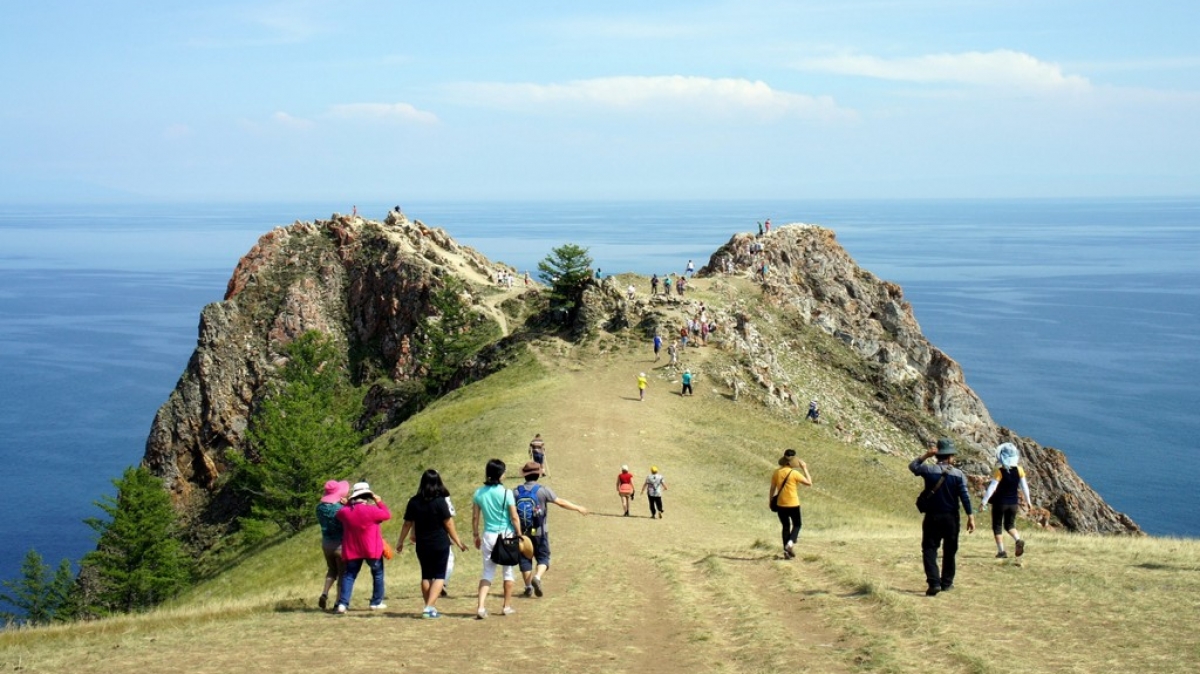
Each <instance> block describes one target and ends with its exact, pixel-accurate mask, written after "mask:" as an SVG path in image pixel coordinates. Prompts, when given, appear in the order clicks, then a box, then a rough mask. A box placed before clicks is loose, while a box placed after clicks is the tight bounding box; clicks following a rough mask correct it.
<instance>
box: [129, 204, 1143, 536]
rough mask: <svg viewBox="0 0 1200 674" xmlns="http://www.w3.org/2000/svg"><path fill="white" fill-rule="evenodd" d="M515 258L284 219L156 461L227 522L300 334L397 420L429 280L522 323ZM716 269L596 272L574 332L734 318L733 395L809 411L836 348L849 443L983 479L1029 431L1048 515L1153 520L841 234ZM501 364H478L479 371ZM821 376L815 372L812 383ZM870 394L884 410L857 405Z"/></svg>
mask: <svg viewBox="0 0 1200 674" xmlns="http://www.w3.org/2000/svg"><path fill="white" fill-rule="evenodd" d="M764 263H766V265H767V267H766V273H765V275H764V274H763V273H762V272H763V264H764ZM502 269H503V268H502V267H501V266H500V265H496V264H494V263H492V262H490V261H488V260H487V259H486V258H485V257H483V256H482V255H480V254H479V253H477V252H476V251H474V250H471V249H470V248H467V247H463V246H460V245H458V244H457V243H455V242H454V241H453V240H452V239H451V238H450V237H449V236H448V235H447V234H446V233H445V232H444V231H442V230H438V229H431V228H428V227H425V226H424V225H423V224H421V223H420V222H419V221H410V220H408V219H407V218H405V217H404V216H401V215H399V214H392V215H390V216H389V217H388V220H387V221H386V222H382V223H381V222H373V221H368V220H364V219H361V218H348V217H345V216H334V217H333V218H331V219H330V220H326V221H317V222H312V223H308V222H297V223H295V224H293V225H291V226H289V227H286V228H278V229H275V230H273V231H271V232H269V233H268V234H266V235H264V236H263V237H262V238H261V239H260V240H259V242H258V244H257V245H256V246H255V247H254V248H253V249H252V250H251V251H250V252H249V253H247V255H246V256H245V257H244V258H242V260H241V261H240V262H239V263H238V265H237V268H236V269H235V271H234V273H233V277H232V278H231V279H230V281H229V286H228V290H227V292H226V297H225V300H224V301H222V302H218V303H214V304H212V305H209V306H208V307H206V308H205V309H204V310H203V312H202V314H201V319H200V330H199V338H198V341H197V346H196V350H195V352H194V354H193V356H192V358H191V360H190V362H189V363H188V366H187V369H186V371H185V372H184V374H183V376H182V377H181V378H180V381H179V383H178V385H177V387H176V389H175V391H174V392H172V394H171V395H170V398H169V399H168V400H167V402H166V403H165V404H164V405H163V406H162V408H161V409H160V410H159V413H158V415H157V416H156V418H155V420H154V424H153V427H152V430H151V433H150V436H149V439H148V440H147V444H146V453H145V457H144V463H145V465H147V466H148V467H149V468H150V469H151V470H152V471H153V472H154V473H155V474H156V475H158V476H160V477H162V478H163V479H164V481H165V483H166V485H167V487H168V488H169V489H170V490H171V492H172V494H173V496H174V497H175V500H176V503H177V504H178V505H179V506H180V508H181V510H182V511H184V512H186V513H188V514H189V515H191V516H193V517H194V518H195V520H194V521H196V522H198V523H200V524H203V522H204V521H205V520H206V519H207V520H209V521H217V522H218V523H219V521H220V520H221V519H222V518H226V519H227V518H229V517H230V516H231V514H232V513H231V511H230V510H229V508H223V507H222V505H221V500H220V498H219V492H220V489H221V484H222V477H223V476H224V475H225V472H226V471H227V470H228V468H229V462H228V459H227V453H228V452H230V451H234V452H240V451H244V449H245V432H246V428H247V424H248V420H249V418H250V416H251V415H252V414H253V412H254V410H255V408H256V405H257V404H258V402H259V397H260V395H261V392H262V391H263V390H264V384H265V383H266V382H267V381H268V380H269V378H270V377H271V376H272V374H273V372H274V371H275V370H276V368H277V367H278V366H279V365H280V363H281V358H282V356H281V354H282V353H284V347H285V346H286V345H287V344H288V343H289V342H290V341H291V340H292V339H294V338H295V337H296V336H298V335H300V334H301V333H303V332H305V331H307V330H313V329H315V330H320V331H322V332H325V333H327V334H329V335H331V336H333V337H334V338H335V339H336V340H337V341H338V342H340V343H341V344H343V345H344V346H345V348H346V349H347V352H348V353H349V354H350V355H351V364H352V368H353V376H354V378H355V380H356V381H357V382H358V383H360V384H372V383H373V384H374V386H373V387H372V390H371V393H370V394H369V395H368V396H367V400H368V407H369V409H367V410H365V412H364V418H378V417H379V416H380V415H382V418H383V419H384V423H385V424H386V425H395V424H396V423H398V422H399V421H400V420H401V419H402V415H400V414H399V412H398V410H401V409H403V408H405V406H406V402H407V401H406V395H407V394H406V391H407V390H411V389H408V388H406V387H405V385H406V384H412V383H414V382H417V381H418V380H419V379H420V378H421V377H422V375H423V371H424V363H423V358H422V354H421V352H420V345H419V344H418V326H419V323H420V321H421V319H422V317H424V316H425V315H427V314H429V313H431V312H432V309H431V307H430V304H429V298H430V292H431V290H432V289H434V288H436V287H438V285H439V284H440V283H441V282H442V281H441V279H443V278H445V277H446V276H447V275H454V276H457V277H459V278H461V279H463V280H464V281H466V284H467V287H468V288H469V295H470V296H469V297H468V298H467V299H468V300H469V303H470V304H471V306H472V307H473V308H474V309H475V310H477V311H478V312H480V313H481V314H483V315H484V316H486V317H488V318H490V319H492V320H494V321H495V322H496V323H497V324H498V325H499V328H500V329H499V330H498V332H499V333H500V334H509V333H510V332H512V331H513V330H511V329H510V326H509V325H508V323H507V320H506V315H505V312H504V311H502V310H501V305H500V304H499V303H500V301H501V300H504V301H505V302H507V303H512V302H526V303H528V304H535V302H534V300H535V299H536V290H533V291H531V292H528V293H527V292H525V289H524V288H523V287H521V286H523V283H522V282H518V287H517V288H514V289H511V290H506V291H499V290H497V289H496V285H495V283H494V274H495V273H496V272H498V271H501V270H502ZM700 275H701V276H704V277H709V278H711V279H713V281H712V282H713V283H714V287H715V288H718V289H720V290H722V292H724V293H725V294H726V297H727V298H728V300H729V301H728V302H726V303H723V304H722V306H713V307H707V308H703V307H699V306H697V303H696V302H695V301H694V300H691V299H686V298H680V297H678V296H671V297H663V296H661V295H660V296H657V297H655V298H652V299H647V298H644V297H643V298H640V299H633V300H630V299H629V298H627V297H625V296H624V294H623V292H622V290H621V289H619V288H617V286H616V284H615V283H614V282H612V281H611V280H606V281H604V282H595V281H593V282H590V283H589V286H588V287H587V288H586V289H585V290H584V293H583V301H582V306H581V310H580V311H579V312H578V319H577V324H576V325H574V326H571V329H569V330H565V331H562V332H561V333H559V334H562V335H579V334H586V333H588V332H591V331H596V330H607V331H612V332H618V331H623V330H627V329H630V328H639V327H640V328H641V329H643V330H653V329H658V328H659V327H660V326H666V325H677V322H678V321H679V320H682V319H683V318H684V317H690V316H692V315H694V314H696V313H698V312H701V311H702V312H705V313H707V314H709V315H710V316H711V318H712V320H713V322H714V323H716V324H717V325H718V333H717V335H719V337H718V338H717V339H715V340H714V344H717V345H718V346H719V347H720V348H721V350H722V351H723V352H725V353H727V354H728V355H729V359H730V363H732V364H731V365H730V366H729V367H728V369H727V370H726V371H725V372H723V373H721V374H720V375H719V376H718V379H723V380H724V382H725V383H726V384H727V385H728V386H729V387H730V389H732V391H733V394H734V398H735V399H737V398H738V397H739V395H740V394H745V395H748V396H750V397H752V398H753V397H756V398H757V399H759V400H761V401H762V402H764V403H766V404H767V405H770V406H772V407H775V408H776V409H777V410H782V411H783V412H784V413H793V412H796V413H799V414H802V411H801V408H802V405H803V403H804V402H805V401H806V400H807V397H806V395H808V394H810V391H808V390H806V389H804V386H802V385H799V384H797V383H795V381H796V380H797V379H798V378H799V375H798V374H797V372H798V370H797V369H796V368H798V367H799V368H803V367H805V365H804V364H805V363H809V364H811V363H812V362H814V359H816V360H818V361H822V362H824V361H828V362H826V363H824V364H825V365H827V366H830V365H829V364H830V363H832V365H831V367H835V368H841V369H842V370H844V371H845V372H847V373H849V374H850V375H851V378H852V379H853V380H854V381H856V382H857V384H856V386H858V387H859V388H857V389H855V390H854V391H850V390H841V391H833V390H832V388H834V387H835V385H834V384H832V383H831V384H829V385H828V386H826V387H825V388H824V389H823V390H824V393H825V396H824V398H823V404H824V405H826V409H827V410H829V411H830V412H834V413H837V412H844V413H843V414H835V415H834V416H836V417H840V418H842V419H844V420H845V421H843V422H839V425H838V426H837V428H836V430H835V432H840V433H843V434H845V437H846V439H847V440H849V441H852V442H856V443H859V444H862V445H863V446H868V447H872V448H874V449H877V450H879V451H883V452H890V453H895V454H899V455H911V454H914V453H916V452H918V451H919V450H920V447H921V446H922V445H923V444H924V443H925V442H927V441H929V440H931V439H933V438H936V437H937V436H938V435H942V434H949V435H952V436H954V437H955V438H956V439H958V440H959V441H960V443H963V444H964V445H965V446H967V447H969V448H972V449H973V452H972V453H971V454H970V455H969V457H968V461H967V465H966V469H967V471H968V472H969V473H971V474H973V475H975V476H976V479H977V480H982V479H983V477H982V476H983V475H985V474H986V471H987V463H988V452H989V451H990V450H991V449H992V448H994V447H995V445H996V444H998V443H1000V442H1003V441H1010V442H1014V443H1015V444H1017V445H1018V446H1019V447H1020V448H1021V450H1022V453H1023V455H1024V456H1025V457H1026V458H1025V462H1024V465H1025V467H1026V470H1027V472H1028V473H1029V474H1030V476H1031V478H1032V479H1031V480H1030V484H1031V488H1032V490H1033V492H1034V500H1035V504H1036V505H1037V506H1038V508H1037V509H1035V510H1034V511H1033V513H1032V515H1033V516H1034V517H1035V518H1036V519H1040V520H1042V521H1043V523H1045V524H1057V525H1062V526H1065V527H1067V528H1069V529H1072V530H1078V531H1094V532H1105V533H1131V532H1138V531H1139V529H1138V527H1137V525H1136V524H1134V523H1133V522H1132V521H1131V520H1130V519H1129V518H1128V517H1126V516H1125V515H1123V514H1121V513H1117V512H1115V511H1113V510H1112V508H1110V507H1109V506H1108V505H1107V504H1106V503H1105V502H1104V501H1103V499H1101V498H1100V497H1099V495H1097V494H1096V493H1095V492H1094V491H1093V490H1092V489H1091V488H1090V487H1088V485H1087V484H1085V483H1084V482H1083V481H1082V480H1081V479H1080V478H1079V477H1078V475H1076V474H1075V473H1074V471H1072V470H1071V468H1070V467H1069V466H1068V465H1067V462H1066V459H1065V457H1064V456H1063V454H1062V453H1061V452H1058V451H1057V450H1054V449H1051V448H1045V447H1041V446H1040V445H1038V444H1037V443H1035V442H1033V441H1032V440H1029V439H1027V438H1021V437H1019V436H1017V435H1016V434H1014V433H1013V432H1012V431H1010V430H1008V429H1005V428H1002V427H999V426H997V425H996V424H995V422H994V421H993V420H992V419H991V416H990V415H989V414H988V411H987V408H986V407H985V406H984V404H983V402H982V401H981V400H979V398H978V396H976V395H975V393H974V392H973V391H972V390H971V389H970V388H969V387H968V386H967V385H966V383H965V381H964V378H963V373H962V370H961V368H960V367H959V366H958V364H957V363H956V362H955V361H954V360H953V359H951V358H949V357H948V356H947V355H946V354H944V353H942V352H941V351H940V350H938V349H937V348H936V347H934V346H933V345H931V344H930V343H929V342H928V340H926V339H925V337H924V336H923V335H922V334H921V331H920V328H919V326H918V325H917V322H916V320H915V319H914V318H913V315H912V311H911V307H910V306H909V305H908V303H907V302H905V301H904V299H903V293H902V291H901V289H900V287H899V286H897V285H895V284H892V283H888V282H885V281H881V280H879V279H877V278H876V277H875V276H873V275H872V274H870V273H869V272H866V271H864V270H862V269H860V268H859V267H858V266H857V265H856V264H855V263H854V261H853V260H852V259H851V258H850V257H849V255H847V254H846V252H845V251H844V250H843V249H842V248H841V246H839V245H838V244H837V242H836V240H835V237H834V234H833V232H831V231H828V230H825V229H821V228H818V227H812V226H802V225H793V226H786V227H783V228H780V229H778V230H776V231H774V232H772V233H771V234H770V235H768V236H765V237H753V236H751V235H748V234H739V235H735V236H734V237H733V238H731V239H730V241H729V242H728V243H727V244H725V245H724V246H722V247H721V248H720V249H719V250H718V251H717V252H715V253H714V254H713V256H712V257H711V259H710V260H709V263H708V265H707V266H706V267H704V268H703V269H702V270H701V272H700ZM747 282H753V283H755V284H757V285H758V286H759V287H758V288H755V289H754V291H753V292H752V295H753V297H755V298H757V297H758V296H759V291H761V295H762V297H764V298H766V300H767V301H766V303H763V302H759V301H758V300H757V299H755V300H753V301H751V299H750V298H749V297H746V296H744V295H745V293H743V292H742V291H740V290H739V289H738V286H737V284H739V283H740V284H742V286H743V287H744V285H745V284H746V283H747ZM497 293H499V295H497ZM504 306H507V304H506V305H504ZM526 313H528V310H527V311H526ZM519 329H520V330H538V329H546V328H545V326H542V327H541V328H539V327H529V326H522V327H521V328H519ZM813 331H819V332H820V333H821V334H822V335H826V336H829V338H831V339H830V340H827V341H832V342H835V343H837V344H840V345H842V347H844V349H843V350H844V351H845V352H846V353H847V354H851V355H848V356H847V355H844V354H843V355H837V354H833V355H831V352H830V351H829V350H828V349H827V348H826V347H825V346H822V345H821V344H820V343H817V342H812V341H811V340H810V341H808V342H805V341H804V339H803V336H804V335H805V334H806V333H811V332H813ZM485 370H486V368H481V367H480V366H478V365H476V366H475V368H474V370H473V371H472V374H473V376H481V375H482V374H484V373H485ZM822 376H823V375H822V374H821V373H820V372H818V371H815V370H813V371H811V372H810V373H809V375H807V376H806V378H807V379H809V380H811V381H820V380H821V377H822ZM837 379H838V380H844V379H845V377H840V378H837ZM830 381H833V378H831V379H830ZM814 395H815V394H814ZM856 406H858V407H863V408H864V409H867V410H868V411H869V412H870V414H855V413H853V410H852V409H851V408H854V407H856ZM839 407H840V408H842V409H839ZM863 418H886V419H887V420H888V421H889V423H888V424H887V428H877V427H874V426H871V425H870V424H869V423H867V422H861V421H858V420H859V419H863Z"/></svg>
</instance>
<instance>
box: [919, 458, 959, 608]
mask: <svg viewBox="0 0 1200 674" xmlns="http://www.w3.org/2000/svg"><path fill="white" fill-rule="evenodd" d="M956 454H958V451H957V450H955V449H954V443H953V442H950V439H949V438H942V439H940V440H938V441H937V446H936V447H934V448H931V449H930V450H929V451H927V452H925V453H924V454H922V455H921V456H918V457H917V458H915V459H913V461H912V463H910V464H908V469H909V470H910V471H912V474H913V475H916V476H918V477H920V478H922V479H923V480H924V481H925V492H928V493H929V497H928V498H927V499H926V506H925V511H924V512H925V519H924V521H923V522H922V523H921V558H922V562H923V564H924V566H925V581H926V583H927V584H928V589H926V590H925V594H926V595H928V596H930V597H932V596H934V595H936V594H937V593H939V592H945V591H947V590H950V589H952V588H953V587H954V575H955V564H954V556H955V555H956V554H958V530H959V518H958V506H959V504H960V503H961V504H962V508H963V510H965V511H966V513H967V533H968V534H971V533H974V532H975V514H974V512H973V511H972V510H971V495H970V494H969V493H967V478H966V476H964V475H963V473H962V471H961V470H959V469H957V468H955V467H954V456H955V455H956ZM935 455H936V456H937V464H936V465H933V466H930V465H928V464H926V463H925V461H926V460H927V459H929V458H930V457H932V456H935ZM939 547H941V548H942V568H941V572H940V573H939V572H938V563H937V553H938V548H939Z"/></svg>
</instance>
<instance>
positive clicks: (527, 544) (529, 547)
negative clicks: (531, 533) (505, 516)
mask: <svg viewBox="0 0 1200 674" xmlns="http://www.w3.org/2000/svg"><path fill="white" fill-rule="evenodd" d="M520 549H521V556H523V557H524V558H525V559H533V539H532V538H530V537H528V536H524V535H522V536H521V543H520Z"/></svg>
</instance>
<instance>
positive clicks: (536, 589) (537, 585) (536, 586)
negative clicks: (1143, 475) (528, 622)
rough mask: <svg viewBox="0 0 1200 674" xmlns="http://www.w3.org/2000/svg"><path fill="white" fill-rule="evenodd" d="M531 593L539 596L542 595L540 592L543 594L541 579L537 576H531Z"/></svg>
mask: <svg viewBox="0 0 1200 674" xmlns="http://www.w3.org/2000/svg"><path fill="white" fill-rule="evenodd" d="M533 593H534V594H536V595H537V596H539V597H540V596H542V594H543V593H542V579H541V578H538V577H537V576H534V577H533ZM525 596H529V595H525Z"/></svg>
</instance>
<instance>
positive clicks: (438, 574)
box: [396, 468, 467, 618]
mask: <svg viewBox="0 0 1200 674" xmlns="http://www.w3.org/2000/svg"><path fill="white" fill-rule="evenodd" d="M449 496H450V490H449V489H446V485H445V484H444V483H443V482H442V476H441V475H439V474H438V472H437V471H436V470H434V469H432V468H430V469H427V470H426V471H425V472H424V473H422V474H421V485H420V487H419V488H418V489H417V493H416V494H414V495H413V497H412V498H411V499H409V500H408V505H407V506H406V507H405V509H404V526H403V527H402V528H401V529H400V538H398V539H397V540H396V554H400V553H401V552H403V551H404V540H405V539H406V538H407V537H408V534H409V532H413V535H414V538H415V540H416V548H417V561H418V562H419V563H420V565H421V597H422V599H423V600H424V601H425V608H424V610H423V611H422V613H421V615H422V617H425V618H440V617H442V614H441V613H438V610H437V608H436V606H435V605H436V604H437V600H438V597H440V596H442V587H444V586H445V583H446V571H447V567H448V566H449V564H450V544H451V543H453V544H454V545H455V546H457V547H458V549H459V550H466V549H467V546H466V545H465V544H464V543H463V542H462V541H460V540H459V539H458V531H457V530H456V529H455V528H454V513H453V512H452V511H451V510H450V500H449V498H448V497H449Z"/></svg>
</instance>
